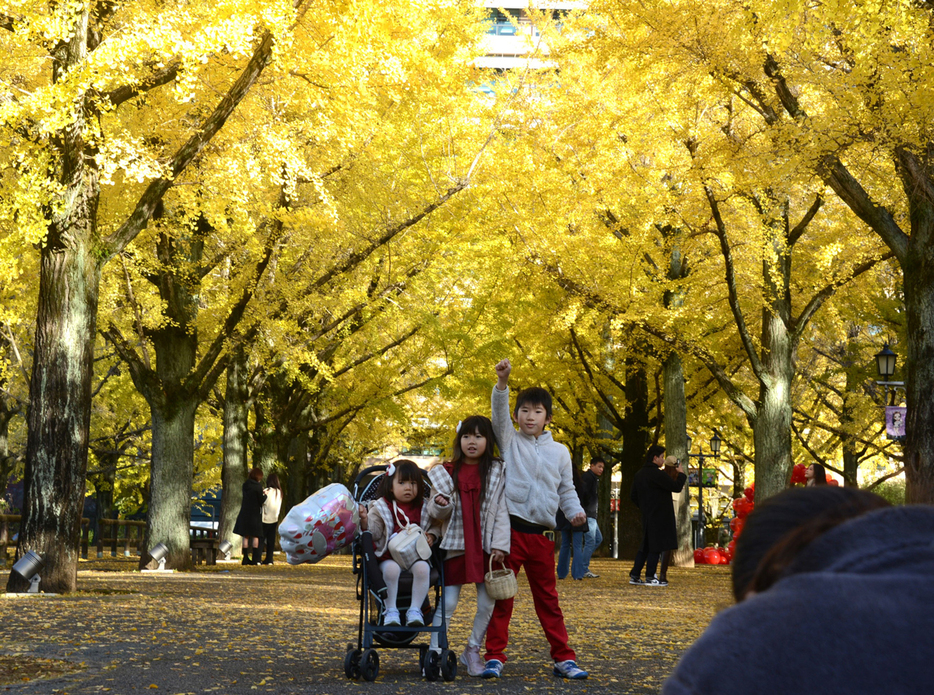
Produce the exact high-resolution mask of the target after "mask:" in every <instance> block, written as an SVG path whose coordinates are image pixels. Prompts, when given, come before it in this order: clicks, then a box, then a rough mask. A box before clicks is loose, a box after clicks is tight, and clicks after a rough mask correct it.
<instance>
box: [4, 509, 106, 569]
mask: <svg viewBox="0 0 934 695" xmlns="http://www.w3.org/2000/svg"><path fill="white" fill-rule="evenodd" d="M22 520H23V516H22V514H0V566H3V565H5V564H6V563H7V560H8V559H9V555H10V552H9V551H10V550H11V549H12V550H13V553H14V554H15V553H16V543H15V542H14V541H13V536H14V535H16V533H18V532H19V525H20V522H21V521H22ZM90 534H91V520H90V519H84V518H82V519H81V557H83V558H84V559H87V557H88V543H89V538H90Z"/></svg>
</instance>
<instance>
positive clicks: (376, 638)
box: [344, 466, 457, 681]
mask: <svg viewBox="0 0 934 695" xmlns="http://www.w3.org/2000/svg"><path fill="white" fill-rule="evenodd" d="M386 468H387V467H386V466H371V467H370V468H367V469H365V470H363V471H361V472H360V474H359V475H358V476H357V478H356V480H355V481H354V489H353V497H354V500H356V502H357V504H366V503H368V502H371V501H373V500H374V499H375V498H376V492H377V489H378V488H379V485H380V482H381V481H382V477H383V475H384V474H385V471H386ZM423 476H424V479H425V483H426V487H425V489H426V494H427V490H428V476H427V475H426V474H424V473H423ZM351 548H352V552H353V572H354V574H355V575H356V576H357V600H358V601H359V602H360V620H359V625H358V628H357V643H356V644H354V643H352V642H351V643H348V645H347V651H346V654H345V655H344V674H345V675H346V676H347V677H348V678H350V679H357V678H360V677H361V676H362V677H363V679H364V680H367V681H373V680H376V677H377V676H378V675H379V661H380V659H379V651H378V650H377V648H378V647H380V648H386V649H413V650H414V649H417V650H418V665H419V669H420V671H421V673H422V674H423V675H424V676H425V678H426V680H429V681H436V680H438V678H439V677H441V678H443V679H444V680H446V681H452V680H454V679H455V678H456V677H457V658H456V656H455V655H454V653H453V652H452V651H451V650H450V649H448V637H447V631H446V628H445V623H446V621H445V620H444V617H445V606H444V563H443V561H442V558H441V555H440V552H439V551H438V549H437V548H435V551H434V552H433V553H432V558H431V560H430V563H429V564H430V565H431V576H430V579H429V586H430V587H431V588H433V589H434V591H433V592H432V591H431V589H429V596H428V598H426V599H425V603H424V605H422V606H421V609H422V614H423V616H424V618H425V626H424V627H407V626H404V625H403V626H400V627H396V626H391V627H385V626H383V625H382V616H383V612H384V608H385V598H386V584H385V582H384V581H383V577H382V574H381V573H380V571H379V562H378V561H377V559H376V557H375V552H374V550H373V538H372V536H371V535H370V533H369V532H368V531H364V532H363V533H361V534H360V535H358V536H357V537H356V538H355V539H354V541H353V544H352V546H351ZM411 590H412V574H411V572H403V573H402V575H401V576H400V577H399V591H398V596H397V599H396V607H397V608H398V609H399V612H400V614H401V615H402V616H404V615H405V611H406V609H408V608H409V607H410V606H409V604H410V602H411V598H412V596H411V593H412V592H411ZM432 594H433V595H434V605H433V606H432V605H431V596H432ZM435 611H440V617H441V621H440V623H441V624H440V625H439V626H438V627H435V626H433V625H432V624H431V623H432V619H433V618H434V614H435ZM424 633H427V634H429V635H430V634H432V633H437V635H438V646H439V647H440V649H441V652H440V654H439V653H438V652H435V651H431V650H430V649H429V645H428V644H426V643H416V640H417V638H418V636H419V635H420V634H424Z"/></svg>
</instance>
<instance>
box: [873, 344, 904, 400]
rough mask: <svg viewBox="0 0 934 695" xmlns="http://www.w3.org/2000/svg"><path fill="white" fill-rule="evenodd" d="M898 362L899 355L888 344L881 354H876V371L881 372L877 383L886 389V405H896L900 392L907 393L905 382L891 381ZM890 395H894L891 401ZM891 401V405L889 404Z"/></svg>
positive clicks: (880, 351)
mask: <svg viewBox="0 0 934 695" xmlns="http://www.w3.org/2000/svg"><path fill="white" fill-rule="evenodd" d="M897 361H898V354H897V353H896V352H894V351H893V350H892V348H890V347H889V344H888V343H886V344H885V345H884V346H883V347H882V349H881V350H879V352H877V353H876V370H877V371H878V372H879V380H878V381H876V383H877V384H878V385H879V386H881V387H883V388H884V389H885V404H886V405H895V399H896V397H897V394H898V392H899V391H901V392H902V393H905V382H904V381H891V378H892V375H893V374H894V373H895V364H896V362H897ZM889 393H891V394H892V396H891V399H890V398H889ZM890 400H891V403H890V402H889V401H890Z"/></svg>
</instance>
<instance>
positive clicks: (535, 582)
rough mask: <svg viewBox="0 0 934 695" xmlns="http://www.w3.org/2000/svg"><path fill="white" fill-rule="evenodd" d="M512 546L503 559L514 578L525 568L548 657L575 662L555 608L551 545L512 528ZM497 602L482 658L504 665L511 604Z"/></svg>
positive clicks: (532, 535) (556, 595) (555, 594)
mask: <svg viewBox="0 0 934 695" xmlns="http://www.w3.org/2000/svg"><path fill="white" fill-rule="evenodd" d="M511 543H512V547H511V549H510V551H509V555H508V556H507V557H506V566H507V567H509V568H510V569H511V570H512V571H513V572H515V573H516V574H517V575H518V574H519V569H520V568H522V567H523V566H524V567H525V576H526V578H527V579H528V580H529V587H530V588H531V589H532V600H533V602H534V603H535V613H536V614H537V615H538V621H539V622H540V623H541V624H542V630H544V631H545V637H546V638H547V639H548V643H549V644H550V645H551V658H552V659H554V660H555V661H567V660H569V659H576V658H577V657H576V656H575V654H574V650H573V649H571V648H570V647H569V646H568V631H567V628H566V627H565V626H564V614H563V613H562V612H561V606H559V605H558V590H557V586H556V584H557V580H556V579H555V542H554V541H553V540H550V539H548V538H546V537H545V536H542V535H540V534H534V533H520V532H519V531H516V530H515V529H513V531H512V534H511ZM514 600H515V599H507V600H505V601H497V602H496V607H495V608H494V609H493V617H492V618H490V626H489V627H488V628H487V631H486V655H485V657H484V658H485V659H486V660H490V659H498V660H500V661H502V662H503V663H506V653H505V652H506V645H507V644H508V643H509V620H510V619H511V618H512V608H513V601H514Z"/></svg>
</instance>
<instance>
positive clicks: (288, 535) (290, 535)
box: [279, 483, 360, 565]
mask: <svg viewBox="0 0 934 695" xmlns="http://www.w3.org/2000/svg"><path fill="white" fill-rule="evenodd" d="M359 521H360V516H359V513H358V512H357V503H356V501H354V498H353V495H351V494H350V491H349V490H348V489H347V488H346V487H344V486H343V485H341V484H340V483H332V484H330V485H328V486H327V487H323V488H321V489H320V490H318V491H317V492H316V493H314V494H313V495H311V496H310V497H309V498H308V499H306V500H305V501H304V502H302V503H301V504H297V505H295V506H294V507H292V509H291V510H290V511H289V513H288V514H286V515H285V518H284V519H283V520H282V523H281V524H279V543H280V544H281V545H282V550H283V551H284V552H285V557H286V560H287V561H288V563H289V564H290V565H298V564H301V563H303V562H317V561H318V560H320V559H321V558H323V557H327V556H328V555H330V554H331V553H333V552H334V551H335V550H337V549H339V548H343V547H344V546H347V545H350V543H351V541H353V538H354V535H355V534H356V533H357V525H358V523H359Z"/></svg>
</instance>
